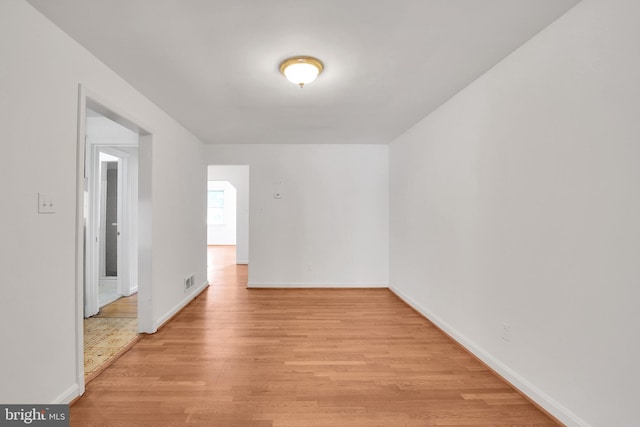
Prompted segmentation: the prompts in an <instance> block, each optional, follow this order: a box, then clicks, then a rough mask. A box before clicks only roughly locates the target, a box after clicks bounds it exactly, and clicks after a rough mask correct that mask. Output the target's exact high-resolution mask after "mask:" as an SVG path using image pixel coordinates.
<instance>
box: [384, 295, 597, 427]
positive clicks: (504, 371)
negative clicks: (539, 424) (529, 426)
mask: <svg viewBox="0 0 640 427" xmlns="http://www.w3.org/2000/svg"><path fill="white" fill-rule="evenodd" d="M389 290H391V292H393V293H394V294H396V295H397V296H398V298H400V299H401V300H403V301H404V302H405V303H407V304H408V305H410V306H411V307H413V308H414V309H415V310H416V311H417V312H419V313H420V314H422V315H423V316H424V317H426V318H427V319H428V320H430V321H431V322H433V323H434V324H435V325H436V326H437V327H438V328H440V329H442V330H443V331H444V332H445V333H446V334H447V335H449V336H450V337H451V338H453V339H454V340H455V341H457V342H458V343H459V344H460V345H462V346H463V347H464V348H466V349H467V350H468V351H470V352H471V353H473V354H474V355H475V356H476V357H477V358H478V359H480V360H481V361H482V362H483V363H485V364H486V365H487V366H489V367H490V368H491V369H493V370H494V371H495V372H496V373H497V374H498V375H500V376H501V377H502V378H504V379H505V380H506V381H507V382H509V383H510V384H511V385H512V386H514V387H515V388H517V389H518V390H520V391H521V392H522V393H523V394H525V395H526V396H527V397H528V398H529V399H531V400H532V401H534V402H535V403H537V404H538V405H540V407H542V408H543V409H544V410H545V411H547V412H548V413H549V414H551V415H552V416H554V417H556V418H557V419H558V420H559V421H561V422H562V423H564V424H566V426H567V427H591V426H590V424H588V423H587V422H586V421H584V420H582V419H581V418H580V417H578V416H577V415H576V414H574V413H573V412H571V411H570V410H568V409H567V408H565V407H564V406H562V405H561V404H560V403H558V402H557V401H555V400H554V399H553V398H551V397H550V396H549V395H548V394H546V393H544V392H543V391H542V390H540V389H538V388H537V387H536V386H534V385H533V384H531V383H530V382H529V381H527V380H526V379H525V378H523V377H522V376H520V375H519V374H517V373H516V372H515V371H513V370H511V369H510V368H509V367H507V366H506V365H504V364H503V363H502V362H500V361H499V360H498V359H496V358H494V357H493V356H492V355H491V354H489V353H488V352H486V351H485V350H483V349H482V348H481V347H480V346H478V345H477V344H476V343H475V342H473V341H472V340H470V339H468V338H467V337H466V336H464V335H463V334H461V333H460V332H458V331H457V330H456V329H454V328H453V327H451V325H449V324H448V323H447V322H445V321H444V320H442V319H441V318H440V317H438V316H436V315H435V314H433V313H432V312H430V311H429V310H427V309H426V308H424V307H423V306H422V305H420V304H418V303H417V302H415V301H414V300H413V299H412V298H410V297H408V296H407V295H405V294H404V293H402V292H401V291H400V290H398V289H397V288H395V287H394V286H392V285H390V286H389Z"/></svg>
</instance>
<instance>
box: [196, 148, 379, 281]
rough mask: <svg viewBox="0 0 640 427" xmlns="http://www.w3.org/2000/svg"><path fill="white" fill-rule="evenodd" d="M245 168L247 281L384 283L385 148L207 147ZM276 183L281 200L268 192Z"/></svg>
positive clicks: (217, 159)
mask: <svg viewBox="0 0 640 427" xmlns="http://www.w3.org/2000/svg"><path fill="white" fill-rule="evenodd" d="M205 150H206V151H205V152H206V160H207V163H209V164H225V165H230V164H243V165H249V166H250V169H251V177H250V185H251V193H250V202H251V204H250V211H249V217H250V234H249V239H250V245H249V252H250V253H249V255H250V259H251V263H250V265H249V286H256V287H257V286H291V287H300V286H354V287H355V286H386V285H387V284H388V253H389V252H388V173H387V171H388V147H387V146H382V145H331V144H327V145H280V144H277V145H270V144H266V145H259V144H248V145H241V146H230V145H214V146H208V147H206V149H205ZM278 182H282V183H283V185H282V186H283V195H282V198H281V199H275V198H274V196H273V193H274V190H275V189H276V188H275V187H277V184H276V183H278Z"/></svg>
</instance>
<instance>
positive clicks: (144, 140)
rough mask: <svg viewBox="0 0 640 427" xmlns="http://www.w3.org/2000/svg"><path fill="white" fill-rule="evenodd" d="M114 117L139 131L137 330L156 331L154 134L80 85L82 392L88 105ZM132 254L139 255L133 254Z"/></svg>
mask: <svg viewBox="0 0 640 427" xmlns="http://www.w3.org/2000/svg"><path fill="white" fill-rule="evenodd" d="M88 106H90V107H91V109H92V110H95V111H97V112H99V113H100V114H102V115H104V116H106V117H108V118H110V119H112V120H115V121H116V122H118V123H120V124H122V125H123V126H125V127H127V128H129V129H131V130H134V131H136V132H138V134H139V143H138V149H139V178H138V182H139V189H138V200H139V202H140V206H139V211H138V212H139V214H138V224H139V227H138V247H139V249H138V254H137V257H138V260H139V265H138V293H139V295H138V331H139V332H147V333H152V332H155V331H156V327H155V321H154V319H155V313H154V311H155V310H154V304H153V299H152V294H153V287H152V282H151V277H152V271H151V268H152V264H151V261H152V259H151V237H152V234H151V231H152V223H151V220H152V217H151V214H152V203H151V202H152V192H151V189H152V186H151V178H152V177H151V171H152V160H153V157H152V147H153V136H152V134H151V133H150V132H148V131H147V130H145V128H143V127H141V126H139V125H138V123H140V122H139V121H137V120H132V119H129V117H130V116H129V115H128V114H126V113H125V112H123V111H122V109H120V108H119V107H116V106H114V104H112V103H111V102H109V101H108V100H105V99H104V98H103V97H101V96H99V95H97V94H95V93H93V92H91V91H90V90H89V89H87V88H86V87H85V86H83V85H82V84H80V85H79V87H78V134H77V147H76V236H75V239H76V253H75V255H76V273H75V286H76V295H75V305H76V315H75V317H76V327H75V336H76V339H75V347H76V351H75V354H76V385H77V387H78V391H79V395H82V394H84V391H85V379H84V306H85V304H84V297H85V295H84V281H85V200H84V199H85V190H86V189H88V188H89V182H88V180H87V179H86V178H85V161H86V154H87V153H86V116H87V107H88ZM129 256H136V255H134V254H130V255H129Z"/></svg>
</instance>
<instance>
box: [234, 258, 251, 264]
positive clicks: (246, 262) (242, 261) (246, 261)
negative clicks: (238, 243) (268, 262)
mask: <svg viewBox="0 0 640 427" xmlns="http://www.w3.org/2000/svg"><path fill="white" fill-rule="evenodd" d="M236 264H241V265H249V260H244V259H242V260H236Z"/></svg>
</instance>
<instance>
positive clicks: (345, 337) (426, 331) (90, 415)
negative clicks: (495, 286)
mask: <svg viewBox="0 0 640 427" xmlns="http://www.w3.org/2000/svg"><path fill="white" fill-rule="evenodd" d="M230 248H231V247H227V248H224V247H222V248H215V249H213V250H212V249H211V248H210V249H209V256H210V257H214V258H215V259H217V260H225V262H224V265H220V266H219V267H216V268H212V269H211V270H210V272H209V273H210V277H209V280H210V282H211V284H212V286H210V287H209V288H208V290H206V291H205V292H203V293H202V294H201V295H200V296H199V297H197V298H196V299H195V300H194V301H193V302H192V303H191V304H190V305H189V306H187V307H186V308H185V309H184V310H183V311H182V312H181V313H180V314H178V315H177V316H176V317H175V318H174V319H173V320H171V321H170V322H169V323H168V324H166V325H165V326H164V327H163V328H161V329H160V330H159V331H158V333H156V334H155V335H148V336H144V337H143V338H142V339H141V340H140V341H139V342H138V343H137V344H136V345H135V346H134V347H133V348H132V349H131V350H130V351H129V352H127V353H126V354H125V355H124V356H122V357H121V358H120V359H119V360H118V361H116V362H115V363H114V364H113V365H112V366H110V367H109V368H108V369H107V370H106V371H104V373H102V374H101V375H100V376H99V377H98V378H96V379H95V380H94V381H92V382H91V383H90V384H89V385H88V386H87V391H86V394H85V395H84V396H83V397H82V398H81V399H80V400H78V402H77V403H76V404H75V405H73V406H72V407H71V425H73V426H83V425H118V426H125V425H155V426H168V425H172V426H183V425H193V426H195V425H199V426H220V427H233V426H258V427H260V426H265V427H266V426H270V427H271V426H280V427H284V426H291V427H293V426H298V427H299V426H304V427H310V426H336V427H338V426H339V427H344V426H362V427H375V426H379V427H389V426H430V425H448V426H482V425H484V426H489V425H491V426H505V427H506V426H510V427H513V426H523V427H524V426H536V427H543V426H555V425H556V424H555V423H554V422H553V421H552V420H550V419H549V418H548V417H547V416H545V415H544V414H543V413H541V412H540V411H539V410H538V409H536V408H535V407H534V406H533V405H532V404H530V403H529V402H528V401H527V400H525V399H524V398H522V397H521V396H520V395H519V394H518V393H516V392H515V391H514V390H513V389H512V388H511V387H510V386H508V385H507V384H506V383H505V382H504V381H502V380H501V379H500V378H498V377H497V376H495V375H494V374H493V373H491V372H490V371H489V370H488V369H486V368H485V367H484V366H483V365H481V364H480V363H479V362H478V361H477V360H476V359H475V358H473V357H472V356H470V355H469V354H468V353H467V352H465V351H464V350H462V349H461V348H460V347H459V346H458V345H457V344H456V343H455V342H453V341H452V340H451V339H449V338H448V337H446V336H445V335H443V334H442V333H441V332H440V331H439V330H438V329H436V328H435V327H434V326H433V325H432V324H431V323H429V322H428V321H426V320H425V319H424V318H422V317H421V316H420V315H418V314H417V313H416V312H414V311H413V310H412V309H411V308H409V307H408V306H407V305H406V304H404V303H403V302H402V301H400V300H399V299H398V298H396V297H395V296H394V295H393V294H392V293H391V292H390V291H388V290H386V289H296V290H283V289H252V290H248V289H246V281H247V267H246V266H238V265H235V264H234V262H235V258H234V257H233V255H232V254H230V253H229V252H230V251H231V249H230Z"/></svg>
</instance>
